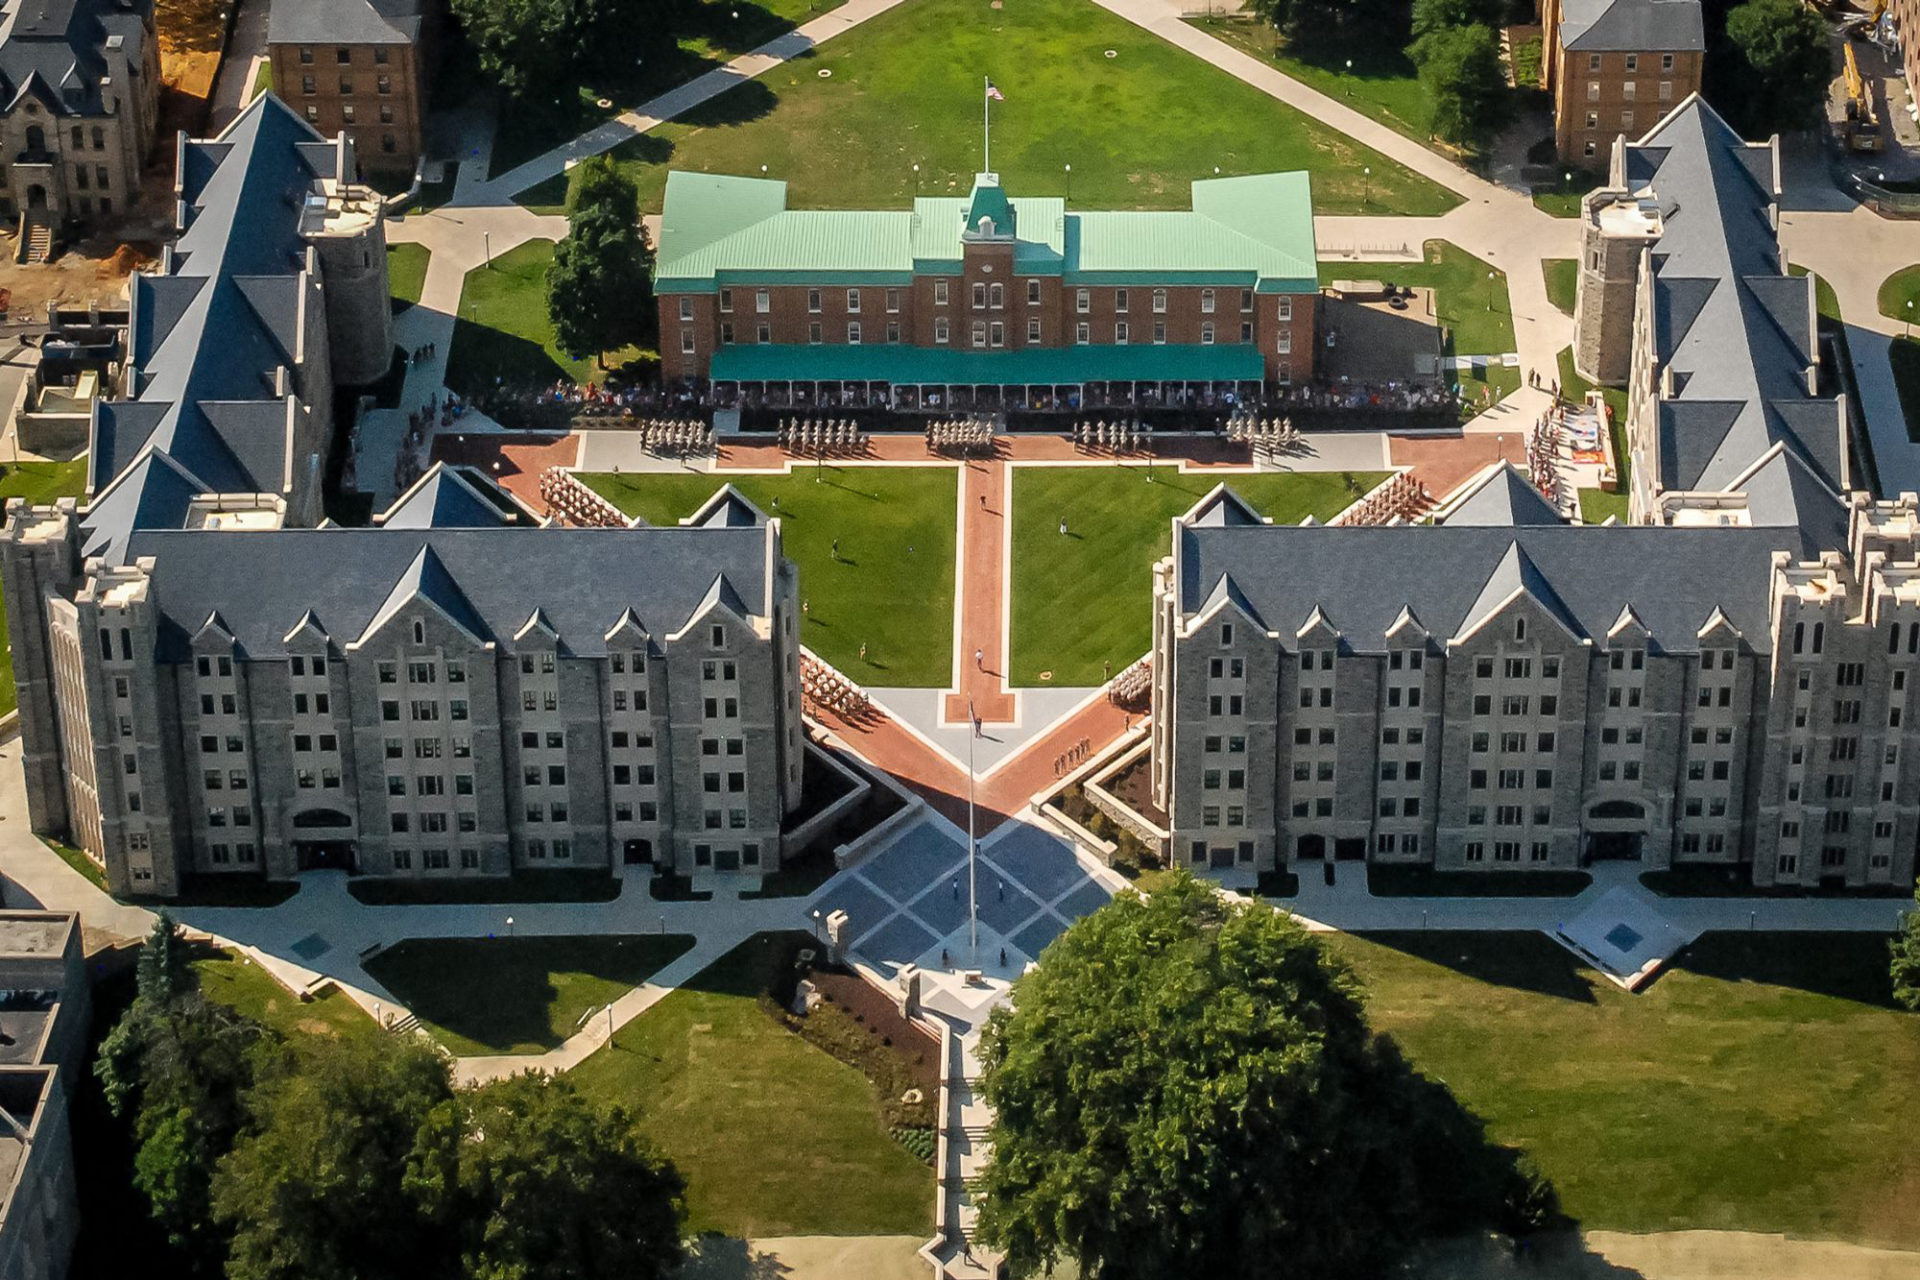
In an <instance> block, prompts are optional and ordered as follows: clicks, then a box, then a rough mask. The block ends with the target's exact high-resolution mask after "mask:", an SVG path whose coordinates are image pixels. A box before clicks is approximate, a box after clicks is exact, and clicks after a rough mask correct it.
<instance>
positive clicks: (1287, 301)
mask: <svg viewBox="0 0 1920 1280" xmlns="http://www.w3.org/2000/svg"><path fill="white" fill-rule="evenodd" d="M1275 319H1277V320H1279V321H1280V322H1281V323H1283V324H1284V323H1287V322H1289V321H1291V320H1292V319H1293V297H1292V295H1290V294H1282V295H1281V296H1280V302H1279V314H1278V315H1277V316H1276V317H1275Z"/></svg>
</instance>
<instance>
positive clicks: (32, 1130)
mask: <svg viewBox="0 0 1920 1280" xmlns="http://www.w3.org/2000/svg"><path fill="white" fill-rule="evenodd" d="M0 993H3V994H4V995H5V996H6V1001H5V1003H6V1008H5V1010H4V1011H0V1032H3V1033H4V1034H3V1035H0V1169H3V1170H4V1171H5V1175H6V1176H5V1177H4V1178H0V1280H62V1277H64V1276H65V1275H66V1274H67V1265H68V1261H69V1258H70V1255H71V1254H72V1252H73V1245H74V1241H75V1239H76V1238H77V1236H78V1235H79V1230H80V1205H79V1198H78V1191H77V1187H76V1184H75V1181H74V1167H73V1142H72V1138H71V1135H70V1130H69V1126H68V1116H67V1111H68V1104H69V1100H70V1099H71V1097H72V1095H73V1092H74V1089H75V1081H76V1073H77V1072H78V1071H79V1070H80V1066H81V1062H82V1060H83V1059H84V1058H85V1056H86V1037H87V1025H88V1015H89V1008H90V1004H91V1000H90V993H89V990H88V987H87V976H86V969H85V960H84V956H83V954H82V950H81V937H80V917H79V916H78V915H77V914H74V913H72V912H61V911H0Z"/></svg>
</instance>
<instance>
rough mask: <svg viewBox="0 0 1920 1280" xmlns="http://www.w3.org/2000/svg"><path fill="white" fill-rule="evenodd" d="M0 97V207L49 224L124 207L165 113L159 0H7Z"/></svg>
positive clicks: (1, 26)
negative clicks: (157, 35)
mask: <svg viewBox="0 0 1920 1280" xmlns="http://www.w3.org/2000/svg"><path fill="white" fill-rule="evenodd" d="M0 101H3V102H4V106H3V107H0V155H4V156H6V157H7V160H6V163H5V165H4V166H0V175H3V176H0V216H4V217H5V218H6V219H7V220H8V221H9V222H13V221H15V220H17V219H21V218H22V217H23V216H24V218H25V219H26V220H27V221H28V222H31V223H34V224H37V225H38V226H39V227H40V228H42V229H43V230H46V231H51V230H55V229H57V228H58V227H59V226H60V225H62V224H64V223H70V222H86V221H89V220H91V219H94V218H99V217H105V216H111V215H113V214H118V213H125V212H126V211H127V210H128V209H130V208H131V207H132V205H133V203H134V201H135V200H136V199H137V198H138V197H139V194H140V170H141V167H142V166H143V165H144V164H145V163H146V160H147V156H148V153H149V152H151V151H152V149H153V142H154V128H155V124H156V121H157V119H158V115H159V101H160V54H159V48H158V44H157V42H156V41H155V39H154V32H153V0H10V3H8V4H7V5H6V6H5V8H4V10H3V11H0Z"/></svg>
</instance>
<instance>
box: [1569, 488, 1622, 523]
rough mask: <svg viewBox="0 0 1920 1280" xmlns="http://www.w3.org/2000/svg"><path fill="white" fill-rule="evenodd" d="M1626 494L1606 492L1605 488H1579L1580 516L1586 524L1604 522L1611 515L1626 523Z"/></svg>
mask: <svg viewBox="0 0 1920 1280" xmlns="http://www.w3.org/2000/svg"><path fill="white" fill-rule="evenodd" d="M1627 507H1628V502H1627V495H1626V494H1625V493H1624V492H1622V493H1608V492H1607V491H1606V490H1605V489H1582V490H1580V518H1581V519H1582V520H1584V521H1586V522H1587V523H1588V524H1605V523H1606V522H1607V517H1608V516H1612V517H1614V518H1615V519H1617V520H1619V521H1620V523H1621V524H1625V523H1627Z"/></svg>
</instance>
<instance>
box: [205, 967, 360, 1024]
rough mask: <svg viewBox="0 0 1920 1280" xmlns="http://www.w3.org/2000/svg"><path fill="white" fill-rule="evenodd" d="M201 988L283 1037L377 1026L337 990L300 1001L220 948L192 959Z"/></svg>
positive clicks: (259, 972) (276, 983)
mask: <svg viewBox="0 0 1920 1280" xmlns="http://www.w3.org/2000/svg"><path fill="white" fill-rule="evenodd" d="M193 971H194V974H195V976H196V977H198V979H199V980H200V989H201V990H202V991H204V992H205V993H206V995H207V998H208V999H209V1000H217V1001H219V1002H220V1003H221V1004H224V1005H228V1006H230V1007H232V1008H234V1009H237V1010H238V1011H239V1012H241V1013H244V1014H245V1015H247V1017H249V1018H252V1019H253V1020H254V1021H255V1022H262V1023H265V1024H266V1025H267V1026H269V1027H272V1028H273V1029H274V1030H275V1031H278V1032H280V1034H282V1035H285V1036H298V1035H373V1034H377V1033H378V1031H379V1028H378V1027H376V1026H375V1025H374V1022H373V1019H372V1018H370V1017H368V1016H367V1013H366V1011H365V1010H364V1009H362V1008H361V1007H360V1006H359V1005H357V1004H355V1003H354V1002H353V1001H351V1000H349V999H347V998H346V997H345V996H343V995H341V994H340V993H339V992H337V991H329V992H328V993H327V994H325V995H323V996H317V997H315V998H314V999H312V1000H301V999H299V998H297V997H295V996H294V995H292V994H291V993H290V992H288V990H287V989H286V988H285V987H283V986H281V985H280V984H279V983H278V982H276V981H274V980H273V978H271V977H270V976H268V974H267V972H266V971H265V970H264V969H262V968H261V967H260V966H259V965H257V964H254V963H253V962H252V961H251V960H249V959H247V958H245V957H243V956H238V955H234V954H232V953H230V952H222V953H220V954H219V955H217V956H211V957H208V958H206V959H203V960H196V961H194V962H193Z"/></svg>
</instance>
